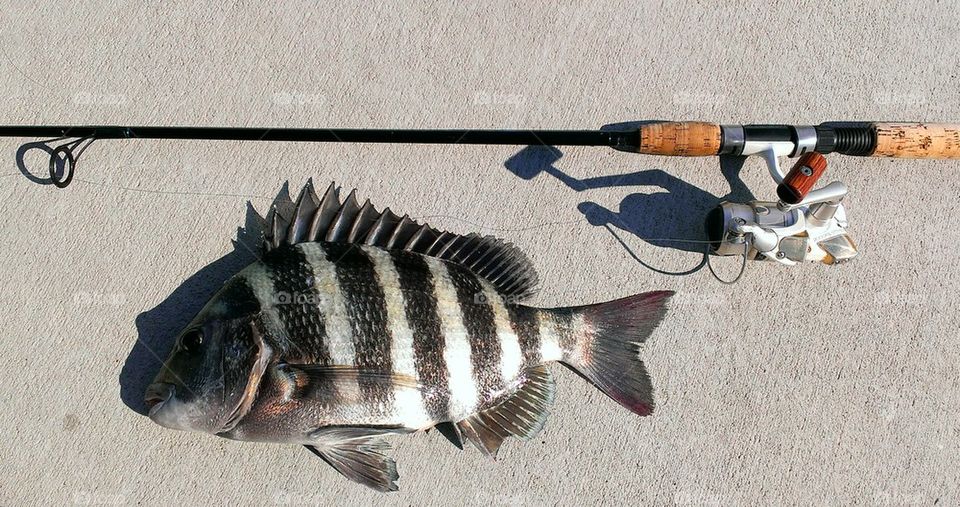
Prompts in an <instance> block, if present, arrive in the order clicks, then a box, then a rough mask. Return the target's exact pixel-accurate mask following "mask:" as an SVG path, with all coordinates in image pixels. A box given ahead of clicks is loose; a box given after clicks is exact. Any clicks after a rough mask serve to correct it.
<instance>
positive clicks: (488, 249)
mask: <svg viewBox="0 0 960 507" xmlns="http://www.w3.org/2000/svg"><path fill="white" fill-rule="evenodd" d="M339 190H340V189H339V188H337V186H336V184H335V183H331V184H330V186H329V187H328V188H327V190H326V192H324V193H323V197H318V196H317V192H316V190H315V188H314V186H313V182H312V181H307V184H306V185H305V186H304V187H303V190H301V191H300V195H299V197H297V200H296V203H295V204H293V203H282V202H281V203H275V204H274V206H273V207H271V208H270V211H269V213H268V214H267V218H266V222H267V223H266V227H265V228H264V242H263V247H264V251H266V252H269V251H270V250H273V249H275V248H279V247H280V246H281V245H295V244H297V243H306V242H311V241H327V242H331V243H355V244H358V245H369V246H375V247H380V248H385V249H395V250H406V251H408V252H414V253H419V254H423V255H429V256H431V257H437V258H439V259H444V260H447V261H450V262H453V263H456V264H460V265H461V266H464V267H466V268H468V269H470V270H471V271H473V272H474V273H476V274H477V275H478V276H480V277H482V278H484V279H486V280H487V281H489V282H490V283H491V284H492V285H493V286H494V288H496V289H497V291H498V292H500V293H501V294H503V295H505V296H513V297H514V298H515V299H517V300H520V299H523V298H525V297H528V296H530V295H532V294H533V293H534V291H535V290H536V285H537V272H536V270H534V268H533V265H532V264H531V263H530V261H529V260H528V259H527V257H526V255H524V254H523V252H521V251H520V249H518V248H517V247H515V246H514V245H512V244H510V243H507V242H505V241H503V240H501V239H498V238H496V237H493V236H481V235H479V234H476V233H471V234H467V235H460V234H454V233H450V232H446V231H440V230H437V229H434V228H433V227H431V226H430V225H428V224H420V223H418V222H417V221H415V220H413V219H412V218H410V217H409V216H408V215H403V216H402V217H400V216H397V214H396V213H394V212H393V211H391V210H390V208H385V209H384V210H383V211H377V209H376V208H375V207H374V206H373V205H372V204H370V201H369V200H366V201H364V203H363V205H360V203H359V201H358V200H357V196H356V191H355V190H354V191H351V192H350V194H349V195H348V197H347V198H346V199H345V200H344V201H343V202H340V193H339ZM281 195H286V194H285V193H283V194H281ZM287 199H289V197H287ZM291 206H292V211H289V210H287V209H286V208H290V207H291ZM288 217H289V218H288Z"/></svg>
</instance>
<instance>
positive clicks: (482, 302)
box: [447, 264, 504, 403]
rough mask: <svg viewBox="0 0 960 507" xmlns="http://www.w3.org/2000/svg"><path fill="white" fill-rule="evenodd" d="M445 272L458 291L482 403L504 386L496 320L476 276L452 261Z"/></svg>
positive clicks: (458, 300)
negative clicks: (448, 274)
mask: <svg viewBox="0 0 960 507" xmlns="http://www.w3.org/2000/svg"><path fill="white" fill-rule="evenodd" d="M447 272H448V273H450V280H451V281H452V282H453V286H454V288H455V289H456V291H457V303H459V305H460V311H461V312H462V314H463V327H464V328H466V330H467V338H469V340H470V362H471V364H472V365H473V378H474V380H475V381H476V384H477V391H478V394H479V398H480V399H479V400H478V401H479V402H481V403H482V402H483V401H487V400H489V398H490V395H491V393H494V392H496V391H499V390H500V389H502V388H503V385H504V384H503V378H502V375H501V374H500V354H501V350H500V338H499V337H498V336H497V321H496V318H495V316H494V313H493V308H492V307H491V306H490V302H489V301H487V298H486V296H485V294H484V291H483V286H482V285H480V280H479V279H478V278H477V276H476V275H474V274H473V273H472V272H470V271H469V270H468V269H465V268H463V267H460V266H458V265H454V264H447Z"/></svg>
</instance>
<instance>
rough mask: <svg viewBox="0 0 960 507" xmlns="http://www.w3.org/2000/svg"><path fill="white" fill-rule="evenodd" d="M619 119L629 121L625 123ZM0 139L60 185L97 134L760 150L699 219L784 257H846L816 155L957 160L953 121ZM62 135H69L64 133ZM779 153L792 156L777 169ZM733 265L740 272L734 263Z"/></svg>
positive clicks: (130, 130) (958, 132)
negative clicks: (752, 175) (40, 152)
mask: <svg viewBox="0 0 960 507" xmlns="http://www.w3.org/2000/svg"><path fill="white" fill-rule="evenodd" d="M628 125H629V126H628ZM0 137H34V138H36V137H50V138H52V139H48V140H46V141H40V142H38V143H34V144H35V145H36V144H39V145H43V146H47V143H52V142H56V141H65V142H64V143H63V144H60V145H58V146H55V147H52V148H51V147H49V146H47V151H48V152H49V154H50V161H49V172H50V181H51V182H52V183H53V184H54V185H55V186H57V187H59V188H65V187H66V186H68V185H69V184H70V181H71V180H72V179H73V174H74V171H75V167H76V163H77V159H78V158H79V156H80V154H81V153H82V152H83V150H85V149H86V148H87V147H88V146H89V145H90V143H92V142H93V141H95V140H101V139H194V140H218V141H290V142H330V143H410V144H486V145H528V146H607V147H610V148H614V149H616V150H619V151H624V152H633V153H641V154H645V155H663V156H683V157H707V156H719V155H731V156H758V157H761V158H762V159H763V160H764V161H765V163H766V165H767V168H768V170H769V172H770V176H771V177H772V178H773V180H774V182H775V183H776V184H777V192H776V193H777V200H775V201H760V200H754V201H750V202H747V203H732V202H722V203H721V204H720V205H719V206H718V207H717V208H715V209H713V210H712V211H711V212H710V213H709V214H708V216H707V217H706V227H707V236H708V244H709V247H710V249H711V252H712V253H714V254H716V255H743V257H744V262H746V260H747V259H770V260H773V261H776V262H778V263H781V264H785V265H793V264H796V263H798V262H803V261H819V262H823V263H826V264H834V263H837V262H841V261H845V260H847V259H850V258H852V257H854V256H856V254H857V248H856V245H855V244H854V243H853V240H852V239H850V236H849V234H848V233H847V218H846V211H845V209H844V208H843V205H842V203H841V201H842V200H843V198H844V197H845V196H846V195H847V187H846V186H845V185H844V184H843V183H841V182H839V181H834V182H832V183H830V184H828V185H826V186H824V187H823V188H820V189H816V190H814V189H813V187H814V186H815V185H816V183H817V181H818V180H819V179H820V177H821V176H822V175H823V174H824V172H825V171H826V168H827V161H826V158H825V157H824V155H827V154H831V153H837V154H842V155H851V156H860V157H892V158H911V159H956V158H960V124H935V123H879V122H828V123H822V124H820V125H799V126H798V125H719V124H715V123H707V122H666V121H651V122H635V123H631V124H621V125H620V126H612V127H611V128H604V129H599V130H468V129H444V130H411V129H319V128H229V127H152V126H107V125H93V126H90V125H87V126H68V125H61V126H29V125H24V126H0ZM67 140H69V141H67ZM783 157H789V158H796V159H797V161H796V162H795V163H794V164H793V165H792V167H791V168H790V169H789V170H787V171H784V170H783V169H782V168H781V166H780V159H781V158H783ZM741 273H742V270H741Z"/></svg>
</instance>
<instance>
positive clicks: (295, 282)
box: [264, 247, 330, 364]
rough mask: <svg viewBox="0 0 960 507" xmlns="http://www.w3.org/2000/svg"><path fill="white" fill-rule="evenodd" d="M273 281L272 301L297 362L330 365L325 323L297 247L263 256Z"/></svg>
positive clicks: (308, 268) (309, 273)
mask: <svg viewBox="0 0 960 507" xmlns="http://www.w3.org/2000/svg"><path fill="white" fill-rule="evenodd" d="M264 262H265V264H266V265H268V266H270V269H269V276H270V279H271V280H272V281H273V288H274V294H275V295H276V298H275V300H274V302H273V304H274V307H275V308H276V312H277V315H278V317H279V319H280V324H281V325H282V326H283V328H284V330H285V331H286V334H287V338H288V340H287V341H288V343H290V344H295V345H293V351H292V352H293V353H294V354H296V356H300V357H297V360H299V361H304V362H314V363H318V364H329V362H330V350H329V348H328V347H327V343H326V340H325V338H326V335H327V330H326V323H325V322H324V319H323V313H322V312H321V311H320V309H319V307H318V304H317V302H318V301H319V300H320V298H321V295H320V294H319V293H318V292H317V290H316V287H314V278H313V268H312V267H311V266H310V263H309V262H307V260H306V258H305V257H304V255H303V252H302V251H300V249H299V248H296V247H294V248H280V249H277V250H273V251H271V252H269V253H268V254H267V256H265V257H264Z"/></svg>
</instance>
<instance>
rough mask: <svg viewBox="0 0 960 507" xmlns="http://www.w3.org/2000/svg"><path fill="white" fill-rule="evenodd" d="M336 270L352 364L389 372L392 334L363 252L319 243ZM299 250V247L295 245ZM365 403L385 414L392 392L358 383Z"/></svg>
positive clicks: (380, 291) (377, 282)
mask: <svg viewBox="0 0 960 507" xmlns="http://www.w3.org/2000/svg"><path fill="white" fill-rule="evenodd" d="M321 246H322V248H323V249H324V251H325V252H326V253H327V261H328V262H332V263H333V264H334V266H336V273H337V284H338V285H339V287H340V289H341V290H342V292H343V295H344V301H345V303H346V310H347V316H348V318H349V320H350V327H351V330H352V337H353V350H354V360H353V364H354V366H356V367H357V368H359V369H361V370H362V369H372V370H379V371H392V367H391V354H390V349H391V333H390V330H389V326H390V324H391V323H390V322H388V318H387V303H386V297H385V296H384V288H383V287H382V286H381V285H380V280H379V277H378V275H377V271H376V268H375V267H374V264H373V261H372V260H370V256H369V255H367V253H366V250H365V249H363V248H361V247H358V246H356V245H348V244H335V243H321ZM298 247H302V245H298ZM359 387H360V391H361V394H362V396H363V397H364V400H365V401H366V402H367V403H370V404H372V405H376V406H378V407H379V408H380V410H382V411H384V412H385V413H387V412H391V411H392V408H393V405H392V404H393V390H392V389H391V388H390V386H388V385H384V384H383V383H380V382H369V381H367V380H365V379H362V378H361V379H360V380H359Z"/></svg>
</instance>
